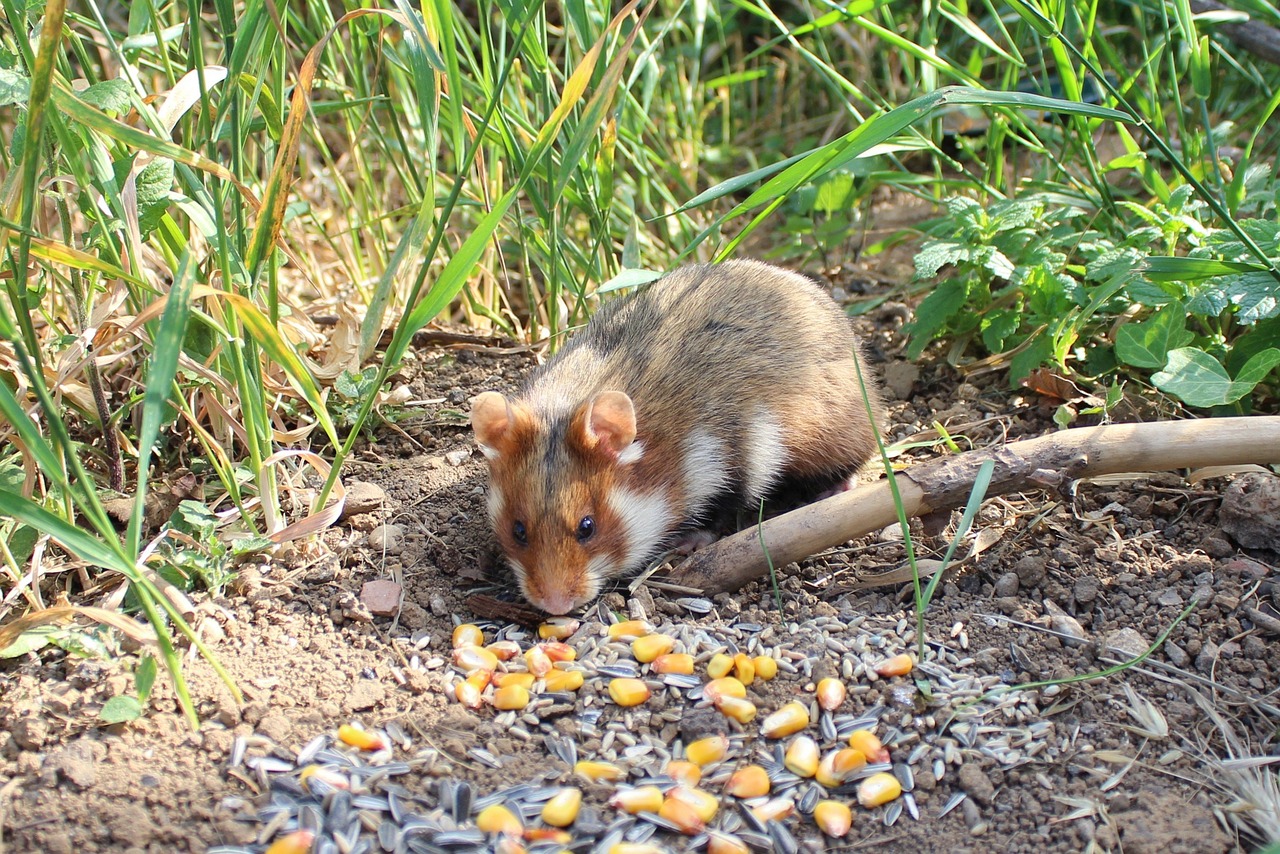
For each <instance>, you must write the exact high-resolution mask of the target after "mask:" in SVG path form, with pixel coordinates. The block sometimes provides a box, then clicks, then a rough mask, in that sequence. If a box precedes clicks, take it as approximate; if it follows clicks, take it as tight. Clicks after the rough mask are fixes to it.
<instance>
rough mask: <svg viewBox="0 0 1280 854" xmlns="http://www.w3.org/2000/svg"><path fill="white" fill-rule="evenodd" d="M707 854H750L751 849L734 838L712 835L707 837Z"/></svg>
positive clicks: (718, 834)
mask: <svg viewBox="0 0 1280 854" xmlns="http://www.w3.org/2000/svg"><path fill="white" fill-rule="evenodd" d="M707 854H751V849H750V848H748V847H747V843H745V842H743V841H742V840H741V839H739V838H738V837H736V836H731V835H729V834H727V833H712V834H710V835H709V836H708V837H707Z"/></svg>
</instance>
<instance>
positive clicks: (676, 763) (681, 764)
mask: <svg viewBox="0 0 1280 854" xmlns="http://www.w3.org/2000/svg"><path fill="white" fill-rule="evenodd" d="M666 775H667V776H668V777H670V778H671V779H672V780H675V781H676V782H677V783H684V784H685V785H686V786H690V787H692V786H696V785H698V783H700V782H702V769H701V768H699V767H698V766H697V765H694V764H693V763H692V762H686V761H685V760H683V759H672V760H671V761H670V762H668V763H667V768H666Z"/></svg>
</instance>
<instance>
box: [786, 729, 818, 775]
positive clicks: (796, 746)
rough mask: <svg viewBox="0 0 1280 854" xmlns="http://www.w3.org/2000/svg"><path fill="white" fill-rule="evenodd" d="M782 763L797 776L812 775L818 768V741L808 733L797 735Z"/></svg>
mask: <svg viewBox="0 0 1280 854" xmlns="http://www.w3.org/2000/svg"><path fill="white" fill-rule="evenodd" d="M782 764H784V765H786V766H787V770H788V771H790V772H791V773H792V774H795V775H796V776H797V777H812V776H813V775H814V772H816V771H817V770H818V743H817V742H816V741H814V740H813V739H812V738H809V736H807V735H800V736H796V737H795V738H794V739H793V740H792V741H791V744H790V745H789V746H788V747H787V753H786V756H785V757H784V759H783V763H782Z"/></svg>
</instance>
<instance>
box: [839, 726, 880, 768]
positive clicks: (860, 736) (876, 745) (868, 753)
mask: <svg viewBox="0 0 1280 854" xmlns="http://www.w3.org/2000/svg"><path fill="white" fill-rule="evenodd" d="M849 746H850V747H852V748H853V749H854V750H858V751H861V752H862V755H863V756H865V757H867V761H868V762H888V761H889V751H888V750H887V749H886V748H885V746H884V745H883V744H881V743H880V739H878V738H876V734H875V733H874V732H872V731H871V730H869V729H855V730H854V731H853V732H852V733H850V734H849Z"/></svg>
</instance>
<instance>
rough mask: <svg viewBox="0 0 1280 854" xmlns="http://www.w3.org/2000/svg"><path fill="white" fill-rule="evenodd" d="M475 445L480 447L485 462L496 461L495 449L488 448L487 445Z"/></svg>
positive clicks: (496, 453) (496, 452)
mask: <svg viewBox="0 0 1280 854" xmlns="http://www.w3.org/2000/svg"><path fill="white" fill-rule="evenodd" d="M476 444H477V445H480V453H482V454H484V458H485V459H486V460H496V459H497V458H498V451H497V449H495V448H490V447H489V446H488V445H482V444H480V443H479V442H476Z"/></svg>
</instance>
